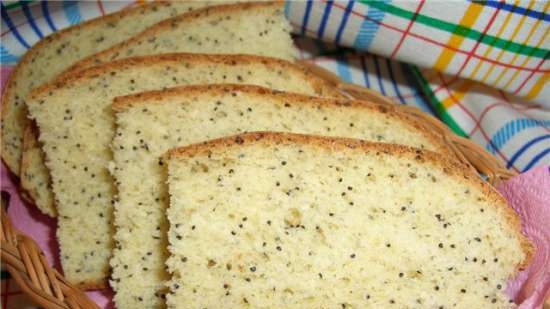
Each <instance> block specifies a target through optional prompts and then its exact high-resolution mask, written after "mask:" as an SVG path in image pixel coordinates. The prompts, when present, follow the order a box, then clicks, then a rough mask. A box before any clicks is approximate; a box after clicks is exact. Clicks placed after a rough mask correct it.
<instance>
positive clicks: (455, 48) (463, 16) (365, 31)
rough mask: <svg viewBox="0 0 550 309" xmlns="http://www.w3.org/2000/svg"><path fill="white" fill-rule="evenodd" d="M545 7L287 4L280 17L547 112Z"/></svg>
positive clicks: (313, 33) (305, 30)
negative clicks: (497, 91)
mask: <svg viewBox="0 0 550 309" xmlns="http://www.w3.org/2000/svg"><path fill="white" fill-rule="evenodd" d="M549 7H550V2H548V1H529V2H527V1H522V2H515V3H514V4H511V3H505V2H504V1H471V2H461V1H404V0H397V1H391V2H390V1H365V0H363V1H326V0H323V1H307V2H306V1H288V2H287V15H288V18H289V19H290V21H291V22H292V23H293V24H294V26H295V27H296V28H297V29H298V30H299V32H300V33H301V34H302V35H307V36H310V37H315V38H319V39H323V40H324V41H328V42H334V43H336V44H338V45H341V46H347V47H353V48H355V49H358V50H363V51H369V52H373V53H375V54H378V55H383V56H385V57H388V58H390V59H397V60H400V61H404V62H407V63H412V64H415V65H418V66H420V67H423V68H433V69H435V70H437V71H440V72H445V73H447V74H450V75H453V76H455V77H461V78H467V79H471V80H476V81H479V82H481V83H483V84H486V85H490V86H493V87H495V88H498V89H502V90H505V91H507V92H509V93H512V94H514V95H519V96H521V97H525V98H526V99H529V100H534V101H537V102H538V103H541V104H544V105H546V106H547V107H548V106H550V102H548V100H547V98H548V97H550V87H549V86H548V83H547V82H548V78H549V74H548V73H549V72H550V62H548V61H547V58H548V55H549V49H548V41H547V40H548V38H547V33H548V30H549V29H550V23H549V22H548V21H550V15H549V14H547V11H548V8H549ZM545 99H546V100H545Z"/></svg>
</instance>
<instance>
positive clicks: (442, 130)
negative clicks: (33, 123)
mask: <svg viewBox="0 0 550 309" xmlns="http://www.w3.org/2000/svg"><path fill="white" fill-rule="evenodd" d="M301 64H302V65H303V66H305V67H307V68H308V69H309V70H311V71H312V72H313V73H315V74H317V75H319V76H320V77H322V78H323V79H325V80H327V81H329V82H330V83H331V84H332V85H333V86H334V87H337V88H338V89H339V90H340V91H341V92H342V93H343V94H345V95H346V96H348V97H350V98H355V99H361V100H365V101H370V102H373V103H377V104H384V105H386V106H388V108H389V109H390V111H391V110H399V111H401V112H405V113H407V114H409V115H411V116H413V117H416V118H418V119H420V120H422V121H420V123H422V125H424V126H425V127H426V128H427V129H428V130H431V131H433V132H435V133H437V134H438V135H439V136H440V137H441V138H442V139H443V140H444V141H445V142H446V143H447V144H448V145H449V147H451V149H452V150H453V151H454V153H455V154H456V156H457V158H458V159H459V160H460V161H462V162H463V163H464V164H465V165H466V166H470V167H471V168H475V169H476V170H477V171H478V172H479V173H480V174H483V175H485V176H486V177H487V181H488V182H489V183H490V184H491V185H493V186H496V185H497V184H498V183H499V182H501V181H503V180H507V179H508V178H510V177H512V176H514V175H515V174H514V173H513V172H511V171H509V170H507V169H506V168H505V167H504V166H503V165H502V164H501V163H500V162H499V161H498V160H497V159H496V158H495V157H493V156H492V155H490V154H489V153H488V152H486V151H485V150H484V149H483V148H482V147H480V146H478V145H477V144H475V143H473V142H471V141H469V140H467V139H465V138H462V137H459V136H457V135H455V134H454V133H453V132H452V131H451V130H450V129H449V128H448V127H447V126H445V125H444V124H443V123H442V122H441V121H439V120H438V119H436V118H434V117H433V116H431V115H428V114H426V113H424V112H422V111H421V110H419V109H417V108H414V107H410V106H403V105H398V104H395V103H394V102H392V101H391V100H390V99H389V98H387V97H385V96H383V95H382V94H380V93H377V92H375V91H372V90H369V89H366V88H363V87H359V86H356V85H352V84H348V83H344V82H342V81H341V80H340V79H339V78H338V77H337V76H336V75H334V74H332V73H330V72H328V71H326V70H324V69H322V68H320V67H317V66H315V65H312V64H310V63H307V62H301ZM8 199H9V197H8V196H6V195H5V194H2V220H1V221H2V227H1V228H2V239H1V249H2V250H1V251H2V263H3V264H5V265H6V268H7V270H8V271H9V272H10V274H11V275H12V277H13V278H14V279H15V281H16V282H17V283H18V284H19V286H20V287H21V289H22V290H23V291H24V292H25V293H26V294H27V295H28V296H29V297H30V298H31V299H32V300H33V301H35V302H36V303H37V304H39V305H40V306H42V307H44V308H48V309H62V308H63V309H65V308H71V309H77V308H98V306H97V305H96V304H95V303H93V302H92V301H91V300H90V299H89V298H88V297H87V296H86V295H85V294H84V293H83V292H82V291H80V290H78V289H77V288H75V287H74V286H72V285H71V284H70V283H69V282H68V281H67V280H66V279H65V278H63V276H62V275H61V274H60V273H59V272H58V271H56V270H55V269H53V268H52V267H51V266H50V265H48V262H47V260H46V259H45V257H44V254H43V253H42V251H41V250H40V248H39V247H38V246H37V244H36V243H35V242H34V240H32V239H31V238H30V237H28V236H26V235H24V234H23V233H21V232H20V231H18V230H16V229H15V228H14V227H13V225H12V224H11V222H10V219H9V218H8V216H7V214H6V212H5V210H4V204H7V203H8Z"/></svg>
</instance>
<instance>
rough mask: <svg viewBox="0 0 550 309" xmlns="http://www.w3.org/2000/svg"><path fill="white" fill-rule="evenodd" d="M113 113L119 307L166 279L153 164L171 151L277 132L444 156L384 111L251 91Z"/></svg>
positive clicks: (224, 91) (208, 90) (163, 203)
mask: <svg viewBox="0 0 550 309" xmlns="http://www.w3.org/2000/svg"><path fill="white" fill-rule="evenodd" d="M273 86H275V85H274V84H273ZM276 88H277V87H276ZM278 88H279V89H281V88H284V87H278ZM114 109H115V111H116V112H117V114H116V119H117V131H116V132H117V133H116V137H115V139H114V141H113V152H114V163H115V164H114V172H113V174H114V177H115V180H116V184H117V189H118V202H117V203H116V204H115V225H116V227H117V231H116V237H115V240H116V241H117V242H118V244H117V246H118V247H117V249H116V250H115V251H114V257H113V259H112V260H111V266H112V267H113V280H114V281H115V285H114V286H115V289H117V290H118V292H119V293H118V295H117V297H119V299H118V301H117V304H118V303H125V304H127V303H131V301H133V300H134V301H135V299H136V298H139V297H140V296H141V295H142V294H143V293H144V292H143V291H144V290H147V289H149V290H151V288H150V285H151V284H153V283H156V284H158V286H161V285H162V283H163V281H166V279H167V277H166V275H165V276H163V277H160V276H158V275H159V274H162V273H163V272H164V261H165V260H166V258H167V251H166V248H167V239H166V236H165V235H166V231H167V225H168V224H167V222H166V219H165V216H164V211H165V209H166V208H167V206H168V195H167V187H166V186H165V185H164V184H165V182H166V179H165V175H163V173H162V172H163V166H162V164H163V163H162V161H159V159H160V156H161V155H162V154H163V153H164V152H165V151H167V150H169V149H170V148H173V147H177V146H183V145H187V144H191V143H196V142H199V141H203V140H207V139H210V138H215V137H222V136H225V135H231V134H236V133H240V132H246V131H254V130H276V131H287V132H288V131H290V132H303V133H317V134H327V135H334V136H348V137H357V138H363V139H368V140H383V141H387V142H397V143H403V144H407V145H412V146H417V147H421V148H427V149H433V150H437V151H440V153H441V154H442V155H446V156H449V155H450V154H449V153H448V152H447V148H446V146H445V145H443V144H442V142H440V141H439V140H437V139H436V138H435V137H434V136H432V135H431V134H430V133H429V132H426V131H422V130H421V129H420V127H419V126H418V125H417V124H416V123H415V122H414V121H413V120H411V119H409V118H408V117H406V116H404V115H402V114H401V113H398V112H395V111H392V110H389V109H386V107H383V106H378V105H373V104H369V103H364V102H352V101H344V100H337V99H321V98H314V97H309V96H304V95H298V94H290V93H285V92H278V91H273V90H269V89H266V88H261V87H257V86H248V85H228V84H224V85H210V86H208V85H202V86H187V87H181V88H173V89H166V90H163V91H155V92H150V93H141V94H136V95H132V96H127V97H122V98H117V99H115V104H114ZM142 278H148V280H147V281H144V280H142ZM155 280H158V281H155ZM123 291H124V293H123ZM138 304H139V303H138ZM201 308H202V307H201Z"/></svg>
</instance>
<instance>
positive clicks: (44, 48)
mask: <svg viewBox="0 0 550 309" xmlns="http://www.w3.org/2000/svg"><path fill="white" fill-rule="evenodd" d="M211 3H212V1H210V2H208V1H174V2H171V1H168V2H166V1H159V2H155V3H148V4H145V5H142V6H137V7H133V8H129V9H125V10H122V11H118V12H115V13H112V14H109V15H106V16H103V17H98V18H95V19H92V20H89V21H86V22H83V23H81V24H78V25H75V26H72V27H69V28H66V29H63V30H60V31H57V32H54V33H52V34H51V35H49V36H47V37H46V38H44V39H43V40H41V41H40V42H38V43H37V44H35V45H34V46H33V47H32V48H30V49H29V50H28V51H27V52H26V53H25V55H24V56H23V58H22V59H21V60H20V61H19V63H18V64H17V66H16V67H15V69H14V71H13V72H11V74H10V78H9V80H8V82H7V84H6V88H5V89H4V92H3V95H2V113H1V122H2V138H1V141H2V144H1V145H2V148H1V150H2V159H3V160H4V162H5V163H6V165H7V166H8V167H9V169H10V170H11V171H12V172H13V173H15V174H16V175H20V174H19V170H20V161H21V152H22V148H23V145H22V144H23V142H22V141H23V133H24V130H25V127H26V126H27V123H28V120H27V110H26V107H25V101H26V98H27V95H28V94H29V92H30V91H31V89H33V88H35V87H37V86H40V85H42V84H43V83H46V82H48V81H50V80H51V79H52V78H53V77H54V76H56V75H57V74H59V73H60V72H62V71H64V70H65V69H67V68H68V67H69V66H70V65H72V64H73V63H74V62H76V61H78V60H80V59H82V58H85V57H87V56H90V55H92V54H95V53H97V52H99V51H101V50H104V49H106V48H109V47H111V46H113V45H115V44H117V43H120V42H122V41H124V40H126V39H128V38H130V37H132V36H134V35H136V34H138V33H139V32H141V31H143V30H145V29H146V28H147V27H149V26H151V25H153V24H155V23H157V22H159V21H161V20H163V19H166V18H169V17H173V16H176V15H178V14H182V13H184V12H187V11H190V10H192V9H196V8H200V7H204V6H207V5H209V4H211ZM218 3H220V2H218ZM28 143H29V144H33V143H34V141H32V140H31V141H28ZM42 177H45V175H42ZM31 196H32V195H31ZM32 197H33V198H36V199H38V200H41V196H32ZM48 208H49V206H45V208H44V209H48ZM50 214H51V213H50Z"/></svg>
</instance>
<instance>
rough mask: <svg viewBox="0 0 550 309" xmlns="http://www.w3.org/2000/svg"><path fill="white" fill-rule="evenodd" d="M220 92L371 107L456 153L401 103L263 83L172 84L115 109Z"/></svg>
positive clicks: (121, 101) (442, 150) (120, 99)
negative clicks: (301, 91)
mask: <svg viewBox="0 0 550 309" xmlns="http://www.w3.org/2000/svg"><path fill="white" fill-rule="evenodd" d="M206 92H208V93H217V94H223V93H228V92H245V93H247V94H253V95H261V96H264V97H271V98H273V99H276V100H278V101H280V102H281V104H284V102H285V101H291V102H293V103H294V104H302V105H313V106H323V107H325V108H350V109H355V110H370V111H372V112H377V113H382V114H387V115H388V116H389V117H393V118H395V119H397V120H399V121H401V122H402V123H404V124H405V125H407V126H409V127H410V128H411V130H414V131H417V132H420V134H422V135H423V136H424V137H425V138H426V139H428V140H429V141H430V142H431V143H432V144H433V145H437V147H438V152H439V153H441V154H443V155H446V156H449V157H451V158H453V157H454V153H453V152H452V151H451V150H450V149H449V147H448V146H447V144H446V143H445V142H444V141H443V139H441V138H440V137H439V136H437V135H435V134H434V133H433V132H430V131H428V130H426V129H425V127H424V126H422V125H421V124H419V122H418V120H416V119H415V118H413V117H410V116H408V115H407V114H404V113H401V112H400V111H399V110H398V109H397V106H387V105H382V104H374V103H370V102H366V101H357V100H347V99H336V98H319V97H312V96H307V95H302V94H297V93H289V92H282V91H276V90H272V89H268V88H264V87H260V86H253V85H233V84H218V85H216V84H214V85H191V86H182V87H175V88H169V89H164V90H159V91H148V92H142V93H138V94H133V95H128V96H123V97H118V98H115V99H114V103H113V105H112V109H113V110H114V111H115V112H121V111H124V110H125V109H127V108H130V107H133V106H138V105H142V104H143V105H146V104H149V103H159V104H162V103H163V102H162V100H164V99H166V98H170V97H178V96H181V97H189V96H195V95H200V94H203V93H206Z"/></svg>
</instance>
